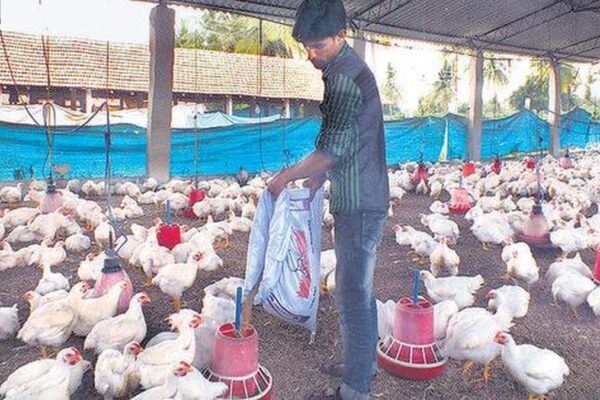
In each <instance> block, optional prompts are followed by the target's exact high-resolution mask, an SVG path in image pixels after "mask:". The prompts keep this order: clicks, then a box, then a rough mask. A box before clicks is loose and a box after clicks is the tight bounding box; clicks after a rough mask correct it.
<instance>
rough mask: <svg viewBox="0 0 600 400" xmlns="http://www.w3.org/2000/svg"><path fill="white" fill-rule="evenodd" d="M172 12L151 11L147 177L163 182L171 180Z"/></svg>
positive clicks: (163, 9) (164, 7) (165, 9)
mask: <svg viewBox="0 0 600 400" xmlns="http://www.w3.org/2000/svg"><path fill="white" fill-rule="evenodd" d="M174 57H175V11H173V10H172V9H170V8H169V7H167V5H166V4H164V3H163V4H159V5H157V6H156V7H154V8H153V9H152V11H151V12H150V90H149V93H148V144H147V145H146V176H147V177H152V178H155V179H156V180H157V181H158V182H160V183H164V182H167V181H168V180H169V177H170V163H171V114H172V107H173V60H174Z"/></svg>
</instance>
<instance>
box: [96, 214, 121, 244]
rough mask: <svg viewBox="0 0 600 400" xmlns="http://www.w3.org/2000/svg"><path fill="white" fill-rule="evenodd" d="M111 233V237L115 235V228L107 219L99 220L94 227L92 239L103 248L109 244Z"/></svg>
mask: <svg viewBox="0 0 600 400" xmlns="http://www.w3.org/2000/svg"><path fill="white" fill-rule="evenodd" d="M111 235H112V237H113V239H114V238H115V237H116V234H115V229H114V228H113V227H112V225H111V224H110V223H109V222H108V221H104V222H101V223H100V225H98V226H97V227H96V229H94V240H95V241H96V243H97V244H98V246H100V247H101V248H105V247H107V246H108V245H109V242H110V237H111Z"/></svg>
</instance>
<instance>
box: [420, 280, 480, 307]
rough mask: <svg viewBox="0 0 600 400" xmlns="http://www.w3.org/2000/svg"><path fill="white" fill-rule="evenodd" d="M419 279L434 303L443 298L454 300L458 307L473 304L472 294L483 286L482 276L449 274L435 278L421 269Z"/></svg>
mask: <svg viewBox="0 0 600 400" xmlns="http://www.w3.org/2000/svg"><path fill="white" fill-rule="evenodd" d="M421 280H422V281H423V283H424V284H425V288H426V289H427V295H428V296H429V297H430V298H431V300H433V301H434V302H435V303H438V302H440V301H443V300H454V302H456V304H457V305H458V307H459V308H461V309H462V308H465V307H469V306H471V305H473V303H474V302H475V297H474V296H473V294H474V293H475V292H476V291H477V290H479V289H480V288H481V286H483V283H484V281H483V277H482V276H481V275H477V276H451V277H445V278H436V277H434V276H433V274H432V273H431V272H429V271H421Z"/></svg>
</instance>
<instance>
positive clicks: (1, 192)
mask: <svg viewBox="0 0 600 400" xmlns="http://www.w3.org/2000/svg"><path fill="white" fill-rule="evenodd" d="M22 197H23V184H22V183H21V182H19V183H17V186H5V187H3V188H0V203H9V204H16V203H19V202H20V201H21V198H22Z"/></svg>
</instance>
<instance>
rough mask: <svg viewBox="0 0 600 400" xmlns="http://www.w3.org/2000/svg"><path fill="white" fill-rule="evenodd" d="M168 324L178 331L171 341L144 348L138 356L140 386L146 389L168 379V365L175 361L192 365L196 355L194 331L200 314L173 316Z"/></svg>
mask: <svg viewBox="0 0 600 400" xmlns="http://www.w3.org/2000/svg"><path fill="white" fill-rule="evenodd" d="M169 322H170V324H171V325H174V326H175V328H176V329H177V330H178V331H179V335H178V336H177V337H176V338H175V339H173V340H164V341H162V342H160V343H157V344H155V345H154V346H150V347H146V349H145V350H144V352H142V353H141V354H140V355H139V356H138V363H139V368H140V377H141V380H140V384H141V385H142V387H143V388H145V389H148V388H151V387H154V386H159V385H162V384H164V383H165V382H166V380H167V378H168V369H166V368H165V367H167V366H168V365H170V364H172V363H173V362H176V361H175V360H180V361H185V362H188V363H190V364H191V363H192V361H193V360H194V356H195V354H196V338H195V335H194V330H195V329H196V328H198V326H200V324H201V323H202V317H201V316H200V314H191V316H190V315H188V314H183V315H181V314H173V315H171V316H170V317H169Z"/></svg>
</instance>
